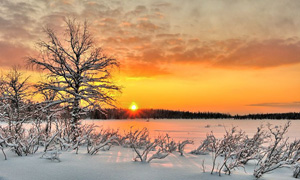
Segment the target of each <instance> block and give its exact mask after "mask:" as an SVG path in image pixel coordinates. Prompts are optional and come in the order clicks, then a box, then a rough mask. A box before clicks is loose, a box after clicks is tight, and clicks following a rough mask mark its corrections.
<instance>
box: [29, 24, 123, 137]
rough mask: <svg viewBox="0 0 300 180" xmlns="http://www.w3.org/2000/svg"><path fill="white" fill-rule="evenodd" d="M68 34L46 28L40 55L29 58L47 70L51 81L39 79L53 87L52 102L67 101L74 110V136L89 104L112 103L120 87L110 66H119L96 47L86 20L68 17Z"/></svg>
mask: <svg viewBox="0 0 300 180" xmlns="http://www.w3.org/2000/svg"><path fill="white" fill-rule="evenodd" d="M65 23H66V29H65V37H59V36H57V33H56V32H55V31H54V30H53V29H51V28H45V30H44V31H45V33H46V34H47V36H48V41H41V42H39V43H38V45H39V47H40V49H41V56H40V58H33V57H29V58H28V60H29V62H30V63H31V64H32V65H36V66H37V67H39V68H41V69H42V70H46V72H47V78H48V79H49V80H51V83H47V82H39V85H40V87H41V89H42V90H54V91H56V92H57V95H58V98H57V99H55V100H53V101H52V102H51V105H57V104H64V105H66V106H68V107H69V108H70V109H71V116H72V118H71V128H72V131H73V132H74V138H76V137H77V136H78V132H77V131H78V129H77V126H78V124H79V120H80V114H81V112H82V110H85V109H87V108H89V107H96V106H98V107H101V106H102V105H103V104H109V105H113V102H114V101H115V99H114V96H113V93H114V92H115V91H119V90H120V87H119V86H117V85H115V84H114V83H113V82H112V79H111V69H112V68H113V67H115V66H118V62H117V60H116V59H114V58H110V57H108V56H106V55H105V54H103V51H102V49H101V48H98V47H95V46H94V45H95V43H94V39H93V37H92V35H91V34H90V32H89V27H88V24H87V22H84V23H83V24H81V23H79V22H78V21H76V20H75V19H66V20H65Z"/></svg>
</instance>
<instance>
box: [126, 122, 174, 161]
mask: <svg viewBox="0 0 300 180" xmlns="http://www.w3.org/2000/svg"><path fill="white" fill-rule="evenodd" d="M127 137H128V139H129V142H130V147H131V148H132V149H133V150H134V152H135V153H136V157H135V158H134V159H133V160H134V161H141V162H148V163H149V162H150V161H151V160H153V159H163V158H165V157H167V156H168V155H169V152H163V151H162V148H161V147H167V146H168V145H166V144H164V143H166V140H165V138H161V137H159V138H157V139H155V140H154V141H152V142H151V141H150V137H149V131H148V129H147V128H143V129H142V130H136V131H132V129H130V132H129V133H128V134H127ZM157 147H158V148H157ZM151 151H154V153H150V152H151ZM150 154H151V156H150ZM149 156H150V157H149Z"/></svg>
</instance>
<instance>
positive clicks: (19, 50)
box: [0, 41, 37, 67]
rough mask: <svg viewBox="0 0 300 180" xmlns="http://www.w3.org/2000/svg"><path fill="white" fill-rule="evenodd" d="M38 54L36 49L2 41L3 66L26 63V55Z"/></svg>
mask: <svg viewBox="0 0 300 180" xmlns="http://www.w3.org/2000/svg"><path fill="white" fill-rule="evenodd" d="M34 54H37V52H35V51H34V50H32V49H30V48H28V47H26V46H22V45H14V44H10V43H7V42H4V41H0V64H1V67H3V66H12V65H25V64H26V61H24V57H26V56H29V55H34Z"/></svg>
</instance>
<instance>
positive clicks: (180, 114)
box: [88, 109, 300, 119]
mask: <svg viewBox="0 0 300 180" xmlns="http://www.w3.org/2000/svg"><path fill="white" fill-rule="evenodd" d="M88 117H89V118H91V119H139V118H140V119H300V113H298V112H290V113H267V114H247V115H231V114H226V113H217V112H190V111H174V110H164V109H139V110H136V111H132V110H129V109H105V111H104V112H102V111H100V110H97V109H95V110H92V111H90V114H89V115H88Z"/></svg>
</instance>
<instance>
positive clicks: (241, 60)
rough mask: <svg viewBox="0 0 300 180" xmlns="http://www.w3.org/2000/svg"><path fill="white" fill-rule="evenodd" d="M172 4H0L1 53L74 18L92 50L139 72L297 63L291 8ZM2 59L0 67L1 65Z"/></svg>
mask: <svg viewBox="0 0 300 180" xmlns="http://www.w3.org/2000/svg"><path fill="white" fill-rule="evenodd" d="M266 1H268V0H266ZM178 2H179V1H178V0H172V1H171V0H165V1H163V2H157V3H153V2H150V1H148V0H145V1H139V2H137V1H130V2H126V3H125V2H122V1H106V0H104V1H101V2H100V1H72V0H56V1H43V2H38V1H35V0H30V1H23V2H22V1H19V2H12V1H8V0H0V3H1V7H0V9H1V10H2V11H3V13H2V14H1V15H0V24H1V26H0V37H1V39H0V40H2V41H3V42H1V43H2V44H1V46H2V48H3V50H2V51H4V49H5V50H6V51H9V52H14V51H16V50H17V49H19V50H20V51H21V52H30V50H31V49H32V47H33V45H32V44H33V43H34V42H36V41H37V40H38V39H44V36H43V35H42V33H41V29H42V27H43V26H50V27H52V28H54V29H58V30H60V29H62V25H63V17H65V16H67V17H70V16H71V17H73V16H74V17H77V18H78V19H79V20H84V19H87V20H88V21H89V23H90V25H91V32H92V34H94V37H95V38H96V40H95V42H96V45H99V46H103V48H104V50H108V51H107V52H109V53H110V54H112V55H114V54H116V55H117V56H118V57H119V59H120V60H122V61H123V63H125V64H126V63H134V64H142V65H130V64H128V67H129V66H131V67H132V68H133V67H137V68H138V67H142V66H143V67H144V69H145V68H149V69H148V70H147V71H148V73H144V74H149V75H150V74H151V73H150V70H153V71H154V72H153V74H168V73H169V72H168V73H166V70H165V69H164V68H163V67H165V66H166V64H168V63H177V64H195V65H202V64H206V65H209V66H210V67H211V68H235V69H247V68H248V69H253V68H256V69H264V68H272V67H278V66H284V65H292V64H297V63H300V53H298V52H300V40H299V38H298V37H300V33H298V29H299V27H300V20H299V18H296V16H295V13H297V12H298V9H296V8H295V7H297V5H298V3H296V2H294V1H287V2H282V1H276V0H275V1H268V2H273V6H272V7H274V9H272V8H267V9H266V4H268V3H266V2H261V1H256V2H257V3H249V2H247V1H235V0H231V1H216V0H210V1H201V3H199V1H196V0H191V1H190V2H188V3H187V2H181V3H178ZM49 7H50V8H49ZM280 8H283V9H282V10H281V9H280ZM260 15H265V16H260ZM278 27H280V28H278ZM296 30H297V31H296ZM61 34H62V33H61ZM283 34H284V35H283ZM287 37H293V38H292V39H289V38H287ZM294 37H295V38H294ZM4 41H5V43H4ZM4 46H5V47H4ZM9 48H12V49H11V50H9ZM5 54H7V53H5V52H4V55H1V62H3V63H4V62H5V63H6V64H9V62H8V61H7V62H6V61H5V60H4V59H7V58H8V57H7V55H5ZM20 54H21V53H20ZM19 56H20V55H18V57H19ZM12 58H13V59H18V58H17V55H16V56H15V57H12ZM158 62H159V63H158ZM151 66H153V67H155V68H151ZM132 68H131V69H132Z"/></svg>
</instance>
